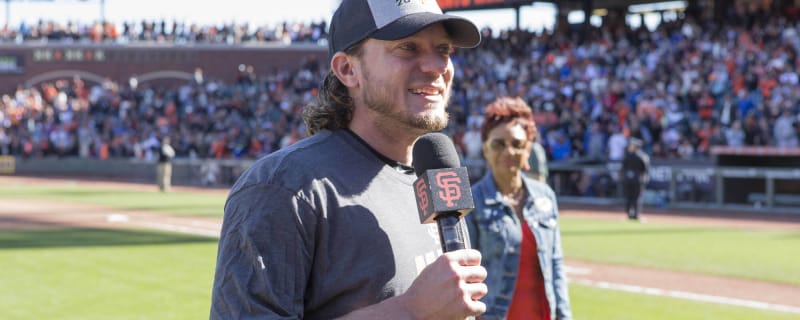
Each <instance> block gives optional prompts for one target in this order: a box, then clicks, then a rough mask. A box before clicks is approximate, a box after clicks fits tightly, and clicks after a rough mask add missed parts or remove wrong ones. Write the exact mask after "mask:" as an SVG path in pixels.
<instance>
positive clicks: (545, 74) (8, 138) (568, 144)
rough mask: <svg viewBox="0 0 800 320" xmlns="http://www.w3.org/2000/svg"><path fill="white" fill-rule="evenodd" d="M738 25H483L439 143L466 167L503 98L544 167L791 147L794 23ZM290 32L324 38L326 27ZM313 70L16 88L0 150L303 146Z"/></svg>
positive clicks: (216, 153)
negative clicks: (169, 82) (579, 31)
mask: <svg viewBox="0 0 800 320" xmlns="http://www.w3.org/2000/svg"><path fill="white" fill-rule="evenodd" d="M744 14H745V16H736V15H735V13H734V16H731V17H727V18H726V19H725V23H724V24H722V25H716V24H714V23H711V22H710V21H698V20H694V19H692V17H687V18H685V19H681V20H677V21H673V22H665V23H662V24H661V25H659V27H658V28H657V29H656V30H655V31H648V30H646V29H644V28H641V29H636V30H632V29H628V28H626V27H624V26H621V27H619V28H612V27H609V26H604V27H601V28H598V29H595V30H593V32H592V37H591V38H589V40H588V41H586V42H582V43H581V42H580V41H578V40H576V39H575V38H574V37H570V36H569V34H568V33H562V32H554V33H534V32H529V31H524V30H522V31H520V30H508V31H504V32H500V33H499V35H497V36H492V31H491V30H488V29H485V30H483V32H484V40H483V42H482V44H481V45H480V47H479V48H478V49H477V50H463V51H457V52H456V53H455V54H454V57H453V61H454V63H455V64H457V65H459V67H458V68H457V69H456V70H457V72H458V73H459V74H458V75H456V77H455V79H456V80H455V83H454V90H453V96H452V102H451V105H450V106H451V107H450V113H451V125H450V126H449V127H448V128H447V129H446V133H448V134H449V135H451V136H452V137H453V138H454V140H455V142H456V145H457V147H458V149H459V151H460V152H462V155H463V157H464V158H466V159H470V158H472V159H479V158H480V157H481V147H480V146H481V142H480V134H479V132H480V126H481V119H482V113H483V107H484V106H485V105H487V104H488V103H489V102H490V101H492V100H494V99H495V98H496V97H498V96H503V95H512V96H520V97H522V98H523V99H524V100H525V101H526V102H527V103H528V104H529V105H530V106H531V108H532V109H533V112H534V116H535V120H536V123H537V125H538V128H539V132H540V142H541V144H542V145H543V146H544V147H545V150H547V155H548V158H549V159H550V160H551V161H556V162H559V161H586V162H591V161H606V160H611V161H619V160H621V159H622V157H623V155H624V150H625V146H626V144H627V141H628V139H629V138H631V137H635V138H638V139H640V140H641V141H643V142H644V147H643V149H644V150H645V151H646V152H647V153H648V154H650V155H651V157H652V158H654V159H663V158H681V159H698V158H704V157H708V156H709V150H710V148H711V147H712V146H715V145H719V146H779V147H797V146H798V135H799V134H800V127H798V122H799V121H798V115H799V114H800V104H799V102H800V90H797V89H798V86H800V83H799V80H800V79H799V77H798V63H800V60H798V55H797V53H798V52H799V51H798V50H800V25H798V24H797V20H796V19H795V18H794V17H790V16H785V15H784V16H781V15H777V16H776V15H772V16H769V15H761V16H759V15H753V14H750V13H744ZM39 28H41V27H38V28H37V29H39ZM142 29H148V30H151V31H152V32H144V33H138V34H137V35H135V37H140V38H141V37H154V35H157V36H155V37H163V38H165V39H166V38H169V37H175V38H178V37H184V36H185V33H183V32H184V31H186V30H189V29H191V28H182V27H176V26H172V27H170V28H166V29H165V27H164V25H163V24H161V25H160V26H156V25H151V26H150V27H147V28H144V27H143V28H142ZM289 29H291V28H289ZM301 29H303V28H301ZM165 30H166V31H165ZM176 30H184V31H176ZM304 30H306V31H304V32H300V33H298V34H305V36H308V37H312V38H314V37H317V36H320V37H323V36H324V23H321V24H315V25H314V27H312V28H310V29H308V28H305V29H304ZM309 30H314V31H309ZM128 32H129V30H124V31H123V32H121V33H120V34H119V35H118V36H117V37H132V36H130V35H128ZM165 32H166V33H165ZM267 33H269V34H273V36H274V33H270V32H267ZM104 34H105V33H104ZM145 34H147V35H145ZM205 34H206V35H205V36H204V37H206V38H209V39H211V38H214V39H217V38H220V37H221V38H220V39H222V38H225V37H227V36H229V35H231V34H239V35H242V34H251V33H249V32H244V33H241V32H239V33H237V32H236V31H231V30H228V31H226V32H222V33H220V31H219V30H217V31H215V32H213V33H205ZM210 34H216V35H217V36H213V37H212V36H210ZM221 34H226V35H227V36H224V37H223V36H221ZM265 34H266V33H265ZM103 37H105V36H103ZM302 37H303V36H301V38H302ZM242 39H244V38H242ZM326 71H327V69H326V67H325V63H324V61H305V62H304V63H303V64H302V65H300V66H298V68H297V69H296V70H294V71H292V72H281V73H277V74H275V73H270V74H260V75H251V76H250V77H242V78H240V79H238V80H237V81H235V82H233V83H226V82H223V81H220V80H214V79H208V80H206V81H195V82H191V83H186V84H183V85H180V86H176V87H160V86H149V85H148V84H147V83H142V84H139V85H138V86H136V87H135V88H131V87H130V86H128V85H126V84H122V83H114V82H111V81H108V82H105V83H102V84H98V85H91V86H90V85H87V84H86V83H84V82H83V81H82V80H81V79H77V78H76V79H72V80H62V81H56V82H54V83H47V84H44V85H42V86H39V87H34V88H19V89H18V90H17V91H16V92H14V93H12V94H7V95H4V96H3V97H2V101H0V154H12V155H20V156H51V155H56V156H81V157H96V158H102V159H105V158H108V157H137V158H143V159H153V154H152V152H153V151H152V150H154V147H155V146H157V145H158V144H159V138H161V137H165V136H169V137H171V140H172V145H173V147H174V148H175V151H176V154H177V157H197V158H225V159H227V158H234V159H254V158H258V157H261V156H263V155H265V154H268V153H270V152H272V151H274V150H277V149H279V148H282V147H284V146H287V145H289V144H291V143H293V142H295V141H297V140H299V139H302V138H304V137H305V134H306V133H305V128H304V125H303V123H302V119H301V114H302V108H303V106H305V105H306V104H307V103H308V102H309V101H311V100H312V99H313V98H314V97H315V95H316V86H317V84H318V83H319V81H320V80H321V79H322V77H323V76H324V74H325V73H326Z"/></svg>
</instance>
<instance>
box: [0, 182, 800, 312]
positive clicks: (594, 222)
mask: <svg viewBox="0 0 800 320" xmlns="http://www.w3.org/2000/svg"><path fill="white" fill-rule="evenodd" d="M226 194H227V190H222V189H215V190H214V189H198V188H184V187H177V188H175V189H174V191H173V192H170V193H160V192H158V191H157V190H156V187H155V186H154V185H147V184H133V183H119V182H107V181H88V180H74V179H44V178H23V177H11V176H0V265H2V271H3V272H2V273H0V288H3V290H0V319H207V318H208V311H209V304H210V295H211V283H212V279H213V273H214V264H215V259H216V250H217V237H216V236H217V235H218V233H219V229H220V223H221V220H222V208H223V204H224V201H225V197H226ZM798 211H800V209H798ZM561 215H562V216H561V232H562V238H563V244H564V251H565V253H566V256H567V267H568V277H569V278H570V296H571V299H572V307H573V312H574V314H575V317H576V319H800V271H798V270H800V249H799V248H800V212H799V213H798V214H797V215H782V216H775V215H770V214H767V213H763V212H752V213H723V212H707V211H699V212H680V211H668V210H661V211H654V210H649V211H646V216H647V222H646V223H634V222H628V221H626V220H624V219H623V214H622V213H621V211H619V210H617V208H590V207H585V206H584V207H570V206H566V205H565V206H562V207H561Z"/></svg>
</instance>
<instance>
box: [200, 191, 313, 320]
mask: <svg viewBox="0 0 800 320" xmlns="http://www.w3.org/2000/svg"><path fill="white" fill-rule="evenodd" d="M315 221H316V218H315V215H314V213H313V210H312V209H311V207H310V206H309V205H308V204H307V203H306V202H305V201H303V200H300V199H298V197H296V195H295V194H293V193H292V192H290V191H288V190H285V189H283V188H280V187H275V186H271V185H255V186H249V187H245V188H243V189H240V190H238V191H236V192H235V193H232V194H231V195H230V196H229V198H228V201H227V202H226V205H225V218H224V222H223V226H222V233H221V236H220V241H219V251H218V253H217V266H216V274H215V275H214V285H213V288H212V302H211V319H255V318H258V319H302V318H303V301H304V296H305V288H306V284H307V283H308V279H309V275H310V272H311V264H312V260H313V259H312V257H313V250H314V229H315V228H316V223H315Z"/></svg>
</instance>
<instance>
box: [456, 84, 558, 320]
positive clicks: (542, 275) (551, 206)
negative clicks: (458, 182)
mask: <svg viewBox="0 0 800 320" xmlns="http://www.w3.org/2000/svg"><path fill="white" fill-rule="evenodd" d="M535 136H536V126H535V124H534V121H533V117H532V115H531V111H530V108H529V107H528V105H527V104H526V103H525V102H524V101H523V100H522V99H520V98H511V97H501V98H498V99H497V100H495V101H493V102H492V103H490V104H489V105H488V106H487V107H486V112H485V118H484V123H483V128H482V129H481V137H482V139H483V154H484V157H485V158H486V163H487V165H488V171H487V172H486V174H485V175H484V176H483V177H482V178H481V179H480V180H479V181H478V182H477V183H476V184H475V185H474V186H473V187H472V197H473V199H474V200H475V209H474V210H473V211H472V212H471V213H470V214H468V215H467V216H466V217H465V220H466V224H467V227H468V230H469V236H470V242H471V243H472V246H473V248H475V249H477V250H480V251H481V253H482V254H483V261H482V262H481V264H482V265H483V266H484V267H486V270H487V272H488V276H487V278H486V284H487V286H488V288H489V292H488V293H487V294H486V296H485V297H484V298H483V301H484V302H485V303H486V313H485V314H483V315H482V316H481V319H509V320H513V319H526V320H538V319H571V318H572V309H571V308H570V302H569V292H568V289H567V277H566V273H565V270H564V252H563V250H562V249H561V234H560V231H559V227H558V206H557V202H556V196H555V193H554V192H553V190H552V189H551V188H550V187H549V186H548V185H547V184H545V183H542V182H540V181H537V180H534V179H531V178H529V177H528V176H526V175H524V174H523V173H522V171H523V169H524V168H525V167H526V166H527V165H528V157H529V155H530V154H531V145H532V143H533V142H534V137H535Z"/></svg>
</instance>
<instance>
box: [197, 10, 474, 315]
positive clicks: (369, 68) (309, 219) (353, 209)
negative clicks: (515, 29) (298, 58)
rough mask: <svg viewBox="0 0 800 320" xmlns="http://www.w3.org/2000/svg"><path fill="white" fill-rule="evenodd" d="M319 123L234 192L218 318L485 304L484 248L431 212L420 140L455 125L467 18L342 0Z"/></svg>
mask: <svg viewBox="0 0 800 320" xmlns="http://www.w3.org/2000/svg"><path fill="white" fill-rule="evenodd" d="M330 40H331V41H330V42H329V48H328V49H329V54H330V55H329V56H330V71H329V72H328V74H327V75H326V77H325V79H324V80H323V82H322V83H321V85H320V90H319V94H318V96H317V98H316V99H317V100H316V101H314V102H312V103H311V104H310V105H308V106H306V108H305V109H304V111H303V119H304V121H305V123H306V128H307V131H308V133H309V134H310V137H308V138H305V139H302V140H300V141H297V142H295V143H294V144H292V145H290V146H287V147H286V148H283V149H280V150H279V151H276V152H274V153H272V154H270V155H268V156H265V157H264V158H261V159H260V160H259V161H257V162H256V163H254V164H253V165H252V166H251V167H249V168H248V170H247V171H246V172H244V173H243V174H242V175H241V177H240V178H239V179H238V180H237V182H236V184H235V185H234V186H233V187H232V189H231V191H230V193H229V196H228V200H227V202H226V205H225V215H224V219H223V225H222V232H221V237H220V241H219V251H218V255H217V266H216V273H215V275H214V285H213V287H212V302H211V316H210V318H211V319H278V318H280V319H307V320H312V319H381V318H388V319H464V318H467V317H469V316H476V315H479V314H481V313H483V312H484V311H485V308H486V306H485V305H484V303H482V302H481V301H480V298H482V297H483V296H484V295H485V294H486V291H487V288H486V285H485V284H484V283H483V279H484V278H485V277H486V270H485V269H484V268H483V267H482V266H481V265H480V261H481V254H480V252H479V251H477V250H472V249H463V250H456V251H452V252H447V253H444V254H442V248H441V245H440V244H439V243H438V239H439V235H438V232H437V231H436V225H435V224H421V223H420V221H419V217H418V215H417V204H416V200H415V196H414V187H413V184H414V181H415V180H416V178H417V177H416V174H414V170H413V168H412V167H411V163H412V147H413V145H414V143H415V142H416V140H417V139H418V138H419V137H420V136H422V135H423V134H425V133H428V132H432V131H440V130H442V129H444V128H445V127H446V126H447V121H448V112H447V110H446V107H447V102H448V101H449V98H450V92H451V88H452V85H453V77H454V74H455V70H454V67H453V63H452V61H451V54H452V53H453V50H454V49H455V48H456V47H475V46H477V45H478V44H479V43H480V33H479V31H478V28H477V27H476V26H475V25H474V24H473V23H472V22H470V21H469V20H466V19H464V18H459V17H456V16H451V15H445V14H442V11H441V9H440V8H439V7H438V5H437V3H436V1H431V0H403V1H385V0H344V1H342V2H341V4H340V5H339V8H338V9H337V10H336V12H335V13H334V15H333V18H332V19H331V24H330Z"/></svg>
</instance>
